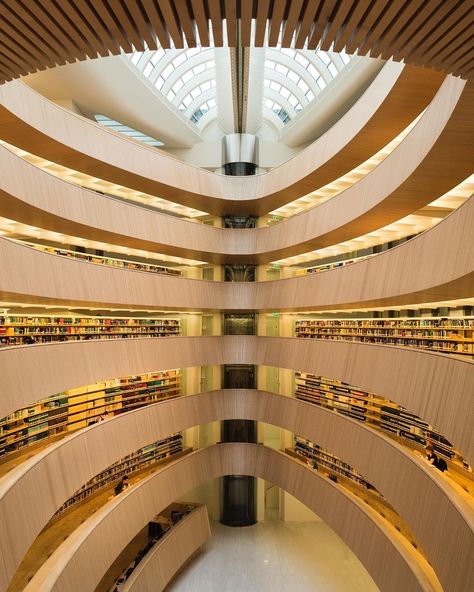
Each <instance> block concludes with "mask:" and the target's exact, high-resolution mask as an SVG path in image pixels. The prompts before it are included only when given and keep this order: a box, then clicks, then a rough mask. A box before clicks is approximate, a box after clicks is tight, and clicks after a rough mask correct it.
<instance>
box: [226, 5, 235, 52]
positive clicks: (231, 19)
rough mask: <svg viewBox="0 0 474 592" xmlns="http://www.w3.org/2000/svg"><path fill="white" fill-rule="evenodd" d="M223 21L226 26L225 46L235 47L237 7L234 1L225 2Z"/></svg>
mask: <svg viewBox="0 0 474 592" xmlns="http://www.w3.org/2000/svg"><path fill="white" fill-rule="evenodd" d="M224 12H225V20H226V26H227V44H228V46H229V47H235V46H236V45H237V5H236V0H225V2H224Z"/></svg>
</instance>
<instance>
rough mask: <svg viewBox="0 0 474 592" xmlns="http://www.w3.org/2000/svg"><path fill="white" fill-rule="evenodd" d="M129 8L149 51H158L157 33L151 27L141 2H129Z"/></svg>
mask: <svg viewBox="0 0 474 592" xmlns="http://www.w3.org/2000/svg"><path fill="white" fill-rule="evenodd" d="M127 8H128V10H129V12H130V15H131V17H132V18H133V20H134V21H135V24H136V26H137V29H138V31H139V32H142V35H143V39H144V40H145V42H146V44H147V46H148V49H150V50H154V49H158V45H159V44H158V43H157V35H156V32H155V31H154V30H153V29H152V27H151V26H150V22H149V20H148V18H147V16H146V15H145V14H143V12H142V7H141V5H140V3H139V0H138V1H137V2H127Z"/></svg>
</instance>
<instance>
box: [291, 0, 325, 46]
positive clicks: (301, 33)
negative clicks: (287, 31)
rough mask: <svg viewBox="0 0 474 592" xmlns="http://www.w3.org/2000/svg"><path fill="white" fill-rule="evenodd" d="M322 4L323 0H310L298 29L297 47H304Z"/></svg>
mask: <svg viewBox="0 0 474 592" xmlns="http://www.w3.org/2000/svg"><path fill="white" fill-rule="evenodd" d="M320 4H321V0H314V2H308V4H307V5H306V8H305V11H304V14H303V16H302V18H301V22H300V24H299V27H298V31H297V33H296V40H295V48H297V49H301V48H302V47H304V44H305V42H306V40H307V39H308V35H309V33H310V31H311V27H312V26H313V23H314V19H315V18H316V14H317V12H318V8H319V5H320Z"/></svg>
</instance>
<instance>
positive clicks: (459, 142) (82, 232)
mask: <svg viewBox="0 0 474 592" xmlns="http://www.w3.org/2000/svg"><path fill="white" fill-rule="evenodd" d="M463 88H464V83H463V82H462V81H460V80H458V79H455V78H452V77H451V78H447V79H446V80H445V82H444V83H443V85H442V86H441V89H440V90H439V91H438V93H437V94H436V96H435V98H434V99H433V101H432V103H431V104H430V106H429V107H428V108H427V110H426V112H425V113H424V114H423V115H422V117H421V119H420V121H418V123H417V124H416V125H415V127H414V129H413V130H412V131H411V132H410V133H409V134H408V135H407V137H406V138H405V139H404V140H403V141H402V142H401V143H400V144H399V146H397V148H395V150H393V152H392V153H391V154H389V155H388V157H387V158H386V159H385V160H384V161H382V162H381V163H380V164H379V165H378V166H377V167H376V168H375V169H374V170H373V171H372V172H371V173H369V174H368V175H366V176H365V177H363V178H362V179H361V180H360V181H358V182H357V183H355V184H354V185H352V186H351V187H349V188H348V189H346V190H345V191H343V192H342V193H340V194H339V195H337V196H336V197H334V198H332V199H330V200H328V201H327V202H324V203H323V204H321V205H319V206H317V207H315V208H311V209H309V210H307V211H304V212H301V213H300V214H298V215H296V216H293V217H291V218H289V219H287V220H285V221H283V222H280V223H279V224H276V225H273V226H270V227H267V228H258V229H240V230H233V229H221V228H213V227H208V226H204V225H200V224H193V225H192V226H191V225H190V224H191V222H189V221H187V220H180V219H178V218H175V217H171V216H167V215H164V214H160V213H157V212H151V211H149V210H146V209H144V208H141V207H139V206H134V205H132V204H126V203H123V202H120V201H118V200H116V199H113V198H110V197H106V196H102V195H100V194H97V193H95V192H94V191H91V190H87V189H83V188H81V187H79V186H76V185H72V184H69V183H66V182H64V181H62V180H61V179H59V178H57V177H54V176H52V175H50V174H49V173H46V172H45V171H42V170H41V169H38V168H37V167H35V166H34V165H31V164H29V163H27V162H25V161H24V160H22V159H21V158H19V157H16V156H15V155H13V154H12V153H11V152H10V151H9V150H7V149H6V148H3V147H0V166H1V167H2V168H3V167H5V169H6V170H9V171H10V172H11V174H10V175H8V176H4V177H2V180H1V182H0V191H1V192H2V202H1V204H0V214H1V215H3V216H5V217H7V218H11V219H14V220H17V221H20V222H25V223H28V224H33V225H36V226H38V227H40V228H46V229H49V230H53V231H55V232H61V233H66V234H72V235H76V236H80V237H83V238H87V239H90V240H97V241H102V242H109V243H113V244H119V245H125V246H128V247H131V248H137V249H144V250H151V251H155V252H161V253H163V254H167V255H179V256H183V257H188V258H197V259H199V260H205V261H212V262H221V261H224V262H226V263H230V262H232V261H235V262H242V261H244V262H245V261H253V262H255V261H256V262H259V263H264V262H269V261H273V260H275V259H278V258H280V257H282V256H285V257H288V256H293V255H297V254H301V253H304V252H306V251H308V250H312V249H319V248H323V247H327V246H330V245H332V244H335V243H339V242H343V241H345V240H348V239H351V238H354V237H355V236H361V235H363V234H365V233H367V232H371V231H373V230H375V229H377V228H380V227H383V226H384V225H386V224H389V223H391V222H394V221H396V220H399V219H401V218H402V217H404V216H406V215H407V214H410V213H412V212H413V211H416V210H417V209H419V208H421V207H423V206H424V205H426V204H427V203H429V202H430V201H433V199H436V198H437V197H439V196H440V195H443V194H444V193H445V192H446V191H448V190H450V189H451V188H452V187H454V186H455V185H457V184H458V183H459V182H461V181H462V180H463V179H465V178H466V177H467V176H468V175H469V174H470V172H471V162H470V161H471V159H470V155H471V154H472V141H473V138H472V133H471V132H472V128H473V127H474V124H473V125H472V126H471V125H470V124H469V119H467V120H466V117H465V116H466V112H467V109H468V108H469V107H470V104H471V103H472V100H473V99H474V87H471V86H468V87H467V88H466V89H465V90H464V92H463ZM0 92H1V90H0ZM71 115H74V114H71ZM74 116H75V115H74ZM75 117H77V116H75ZM89 123H90V122H86V125H88V124H89ZM91 125H93V124H91ZM0 129H1V128H0ZM104 133H106V134H107V133H111V132H108V131H107V130H104ZM123 141H125V142H127V141H128V140H126V139H124V140H123ZM453 144H454V146H455V147H453ZM143 149H144V150H149V148H143ZM295 158H296V159H298V158H299V156H297V157H295ZM293 160H294V159H293ZM293 160H292V161H290V162H291V163H292V167H294V168H295V169H296V170H299V169H300V165H299V164H298V163H296V162H293ZM313 165H314V162H313ZM182 166H183V167H189V165H185V164H182ZM284 166H285V165H282V167H284ZM282 167H278V168H277V169H275V171H280V169H281V168H282ZM159 170H160V171H161V170H162V169H159ZM439 171H442V173H443V174H442V175H441V176H440V174H439ZM316 172H317V171H316ZM183 174H184V173H183ZM268 174H271V173H268ZM279 174H281V175H282V177H283V178H286V177H288V175H287V174H286V173H284V171H280V172H279ZM181 176H182V175H181ZM177 178H181V177H177ZM258 179H259V178H258V177H254V178H253V179H250V178H248V179H247V181H248V182H249V183H253V184H255V183H257V184H258V182H259V181H258ZM222 182H224V181H222ZM239 182H240V181H239ZM313 188H314V187H313ZM308 190H310V189H308ZM249 191H253V189H252V190H250V189H249ZM287 197H288V194H287Z"/></svg>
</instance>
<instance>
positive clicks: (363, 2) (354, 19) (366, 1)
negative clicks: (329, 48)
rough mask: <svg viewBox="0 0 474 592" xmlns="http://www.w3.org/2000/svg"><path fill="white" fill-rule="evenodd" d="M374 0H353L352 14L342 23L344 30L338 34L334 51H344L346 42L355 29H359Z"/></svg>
mask: <svg viewBox="0 0 474 592" xmlns="http://www.w3.org/2000/svg"><path fill="white" fill-rule="evenodd" d="M372 1H373V0H359V1H358V2H356V0H352V7H351V10H352V12H351V14H350V16H349V18H348V19H346V21H345V22H344V24H343V25H342V30H341V31H340V32H339V33H338V34H337V35H336V41H335V43H334V46H333V51H342V50H343V49H344V47H345V46H346V43H347V42H348V41H349V39H351V37H352V35H353V33H354V30H356V29H357V27H358V25H359V23H360V22H361V20H362V18H363V17H364V14H365V13H366V11H367V8H368V7H369V6H370V4H371V3H372Z"/></svg>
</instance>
